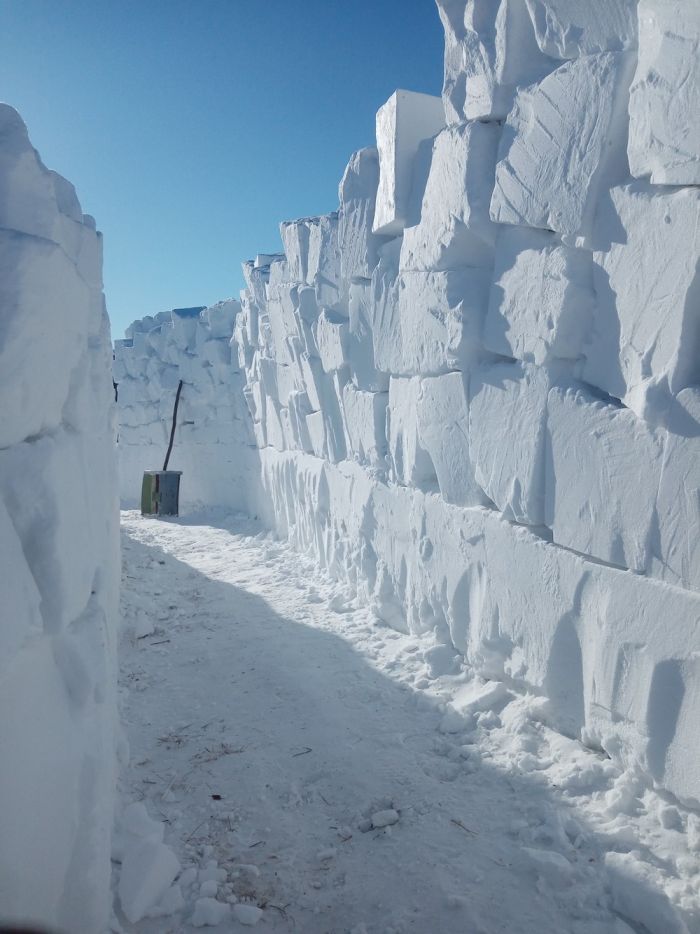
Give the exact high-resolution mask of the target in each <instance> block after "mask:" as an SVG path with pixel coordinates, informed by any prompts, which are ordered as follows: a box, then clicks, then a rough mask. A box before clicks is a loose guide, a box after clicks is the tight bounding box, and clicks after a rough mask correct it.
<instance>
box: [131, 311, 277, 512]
mask: <svg viewBox="0 0 700 934" xmlns="http://www.w3.org/2000/svg"><path fill="white" fill-rule="evenodd" d="M240 307H241V306H240V304H239V302H237V301H232V300H229V301H226V302H220V303H219V304H218V305H214V306H212V307H211V308H179V309H175V310H173V311H172V312H170V311H168V312H163V313H161V314H159V315H156V316H155V317H153V318H150V317H149V318H143V319H141V320H140V321H136V322H134V324H132V325H131V327H130V328H129V329H128V330H127V337H126V339H125V340H118V341H115V344H114V380H115V382H116V383H117V392H118V403H119V405H118V408H119V438H118V457H119V482H120V492H121V498H122V502H123V503H124V504H125V505H135V504H136V503H137V502H138V501H139V500H140V496H141V481H142V478H143V472H144V470H160V469H162V467H163V462H164V460H165V454H166V451H167V449H168V441H169V438H170V431H171V426H172V417H173V407H174V403H175V395H176V392H177V387H178V383H179V382H180V380H182V382H183V388H182V392H181V397H180V404H179V407H178V415H177V426H176V430H175V440H174V445H173V451H172V454H171V457H170V462H169V464H168V468H169V469H170V470H181V471H182V472H183V476H182V479H181V487H180V502H181V504H183V505H184V506H185V507H197V506H206V505H211V504H216V505H219V506H225V507H228V508H231V509H235V510H240V511H243V512H247V511H248V509H249V506H250V498H249V497H250V493H251V490H253V489H255V490H257V489H259V482H258V481H257V477H259V475H260V462H259V457H258V452H257V447H256V445H255V440H254V438H253V434H252V430H251V427H250V419H249V417H248V413H247V409H246V406H245V401H244V398H243V394H242V388H243V377H242V375H241V373H240V370H239V367H238V360H237V356H236V354H235V351H234V355H233V361H232V357H231V334H232V331H233V325H234V321H235V318H236V315H237V314H238V312H239V311H240Z"/></svg>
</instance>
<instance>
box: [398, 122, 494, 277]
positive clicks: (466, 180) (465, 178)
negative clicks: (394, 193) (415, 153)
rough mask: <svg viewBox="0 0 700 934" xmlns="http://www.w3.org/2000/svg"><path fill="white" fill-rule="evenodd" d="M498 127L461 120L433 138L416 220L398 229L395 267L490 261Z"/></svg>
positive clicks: (443, 266)
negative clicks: (401, 230) (400, 236)
mask: <svg viewBox="0 0 700 934" xmlns="http://www.w3.org/2000/svg"><path fill="white" fill-rule="evenodd" d="M499 137H500V127H498V125H497V124H489V123H478V122H475V123H467V124H462V125H460V126H453V127H448V128H447V129H445V130H443V131H442V132H441V133H439V134H438V135H437V136H436V137H435V140H434V141H433V151H432V159H431V162H430V172H429V174H428V180H427V183H426V187H425V193H424V195H423V204H422V207H421V212H420V222H419V223H418V224H417V225H416V226H415V227H407V228H406V230H405V231H404V237H403V244H402V247H401V261H400V265H401V269H402V270H408V269H430V270H440V269H453V268H456V267H459V266H485V265H490V264H491V263H492V262H493V245H494V242H495V239H496V231H497V227H496V225H495V224H494V223H493V222H492V221H491V219H490V217H489V204H490V199H491V192H492V191H493V184H494V167H495V164H496V148H497V146H498V140H499Z"/></svg>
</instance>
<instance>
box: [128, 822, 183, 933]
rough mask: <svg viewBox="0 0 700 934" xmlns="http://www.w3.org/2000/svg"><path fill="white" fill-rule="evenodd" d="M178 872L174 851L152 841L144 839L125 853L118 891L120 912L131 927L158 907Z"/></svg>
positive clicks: (178, 864) (178, 867) (178, 866)
mask: <svg viewBox="0 0 700 934" xmlns="http://www.w3.org/2000/svg"><path fill="white" fill-rule="evenodd" d="M179 871H180V863H179V862H178V859H177V857H176V856H175V854H174V853H173V851H172V850H171V849H170V847H169V846H166V845H165V844H164V843H160V842H158V841H157V840H155V839H146V840H143V841H142V842H141V843H137V844H135V845H133V846H131V847H130V848H129V849H128V850H127V851H126V853H125V854H124V859H123V861H122V868H121V873H120V876H119V886H118V892H119V901H120V903H121V906H122V911H123V912H124V914H125V915H126V917H127V918H128V919H129V921H131V922H132V924H135V923H136V922H137V921H140V920H141V919H142V918H144V917H145V916H146V913H147V912H148V911H149V910H150V909H151V908H153V907H154V906H155V905H157V904H158V902H159V901H160V899H161V898H162V897H163V895H164V894H165V893H166V891H167V890H168V889H169V888H170V885H171V883H172V882H173V880H174V879H175V876H177V874H178V872H179Z"/></svg>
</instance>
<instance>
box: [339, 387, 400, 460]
mask: <svg viewBox="0 0 700 934" xmlns="http://www.w3.org/2000/svg"><path fill="white" fill-rule="evenodd" d="M388 398H389V397H388V393H386V392H365V391H364V390H362V389H356V388H355V386H353V384H352V383H346V384H345V386H343V390H342V399H343V417H344V421H345V430H346V434H347V446H348V451H349V452H350V453H351V454H352V455H353V456H354V457H355V458H356V459H357V460H358V461H359V462H360V463H361V464H367V465H368V466H369V467H372V468H375V469H382V468H383V467H384V459H385V457H386V407H387V402H388Z"/></svg>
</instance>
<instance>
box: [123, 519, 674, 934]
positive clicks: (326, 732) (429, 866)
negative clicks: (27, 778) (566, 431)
mask: <svg viewBox="0 0 700 934" xmlns="http://www.w3.org/2000/svg"><path fill="white" fill-rule="evenodd" d="M122 527H123V596H122V600H123V607H122V609H123V615H124V625H125V634H124V638H123V644H122V649H121V663H122V672H121V688H120V694H121V707H122V717H123V726H124V730H125V734H126V735H125V741H124V744H123V749H122V753H123V761H124V762H126V761H127V758H128V757H129V756H130V761H129V764H128V765H126V766H125V767H124V769H123V770H122V778H121V800H122V820H121V831H120V835H119V836H118V838H117V841H116V846H115V852H116V855H117V857H119V856H120V855H123V852H125V851H126V850H127V849H128V846H129V841H130V840H133V838H137V839H140V838H143V839H144V840H146V841H150V844H149V845H151V847H152V849H153V851H154V852H155V853H156V854H157V858H155V860H154V861H152V864H151V865H150V866H147V867H144V866H139V865H137V864H135V865H132V866H131V867H127V864H126V862H125V864H124V867H123V868H122V873H121V875H122V879H121V881H120V882H119V886H120V890H121V896H122V897H121V905H122V906H124V908H125V910H127V911H128V913H129V914H131V916H132V918H135V919H138V920H136V921H134V922H133V923H132V922H131V921H129V919H128V917H125V916H124V914H123V913H122V909H121V907H120V908H118V909H117V918H116V920H115V926H117V925H120V926H121V928H122V930H125V931H138V932H144V934H147V932H166V931H167V932H181V931H189V930H191V929H192V928H193V927H200V926H203V925H209V926H210V927H209V929H210V930H219V931H235V930H239V929H241V930H242V929H243V927H245V926H252V925H256V926H257V929H258V930H259V931H263V932H264V931H297V932H303V934H345V932H347V934H399V932H406V934H408V932H419V934H451V932H455V934H457V932H459V934H466V932H469V934H477V932H482V934H495V932H515V931H518V932H520V934H555V932H556V934H563V932H567V934H629V932H631V931H643V930H646V928H644V927H642V926H641V925H642V924H643V923H645V924H648V923H649V922H651V924H652V928H650V929H656V927H657V926H659V925H660V926H661V929H664V930H668V931H669V932H672V931H676V930H677V931H682V930H685V928H684V927H677V926H676V925H677V915H676V913H675V911H674V910H673V909H672V907H671V903H672V902H676V903H678V902H679V901H681V902H682V900H683V892H681V891H678V890H674V889H673V886H674V885H676V886H678V885H680V882H679V881H678V880H677V879H676V878H673V879H671V876H669V875H667V873H666V872H665V865H666V864H667V863H668V862H669V860H671V858H672V856H673V858H674V859H677V858H678V839H679V838H680V834H677V833H676V832H675V831H674V820H676V819H678V820H679V819H680V818H679V817H678V815H677V812H676V813H675V814H674V811H675V808H674V806H673V805H672V804H669V803H668V802H664V801H662V800H661V799H659V798H657V797H656V796H654V795H651V794H650V793H648V792H644V793H643V794H641V796H638V794H637V791H638V789H637V788H636V787H635V783H634V777H633V776H632V777H631V776H630V775H628V774H620V773H619V772H618V771H617V770H616V769H615V768H614V766H613V765H612V763H611V762H610V760H609V759H607V758H606V757H605V756H603V755H597V754H596V753H594V752H592V751H590V750H587V749H585V748H584V747H583V746H582V745H581V744H580V743H578V742H577V741H575V740H572V739H567V738H565V737H562V736H561V735H559V734H557V733H555V732H553V731H552V730H550V729H549V728H548V726H547V716H546V703H545V702H544V700H543V699H542V698H539V697H536V696H533V695H527V694H524V693H522V692H519V691H517V690H516V689H515V688H513V689H511V688H507V687H505V686H504V685H503V684H500V683H499V684H498V685H496V686H494V685H492V684H490V683H489V682H485V683H484V682H480V681H478V680H475V679H474V678H473V677H472V676H471V675H470V674H469V672H468V671H466V670H465V669H464V668H463V666H462V664H461V659H460V658H459V657H458V656H457V655H454V654H453V653H452V652H451V651H450V650H449V649H447V648H446V647H445V646H444V645H443V646H438V645H434V644H433V642H432V637H430V636H429V637H425V638H417V637H415V636H409V635H404V634H401V633H399V632H396V631H394V630H392V629H390V628H388V627H386V626H384V625H383V624H381V623H380V622H378V620H377V619H376V618H375V617H374V616H373V614H372V612H371V610H370V609H369V608H367V607H365V606H359V605H357V603H356V601H355V600H354V598H353V595H352V594H351V593H348V592H347V591H346V590H345V589H343V588H342V587H340V586H339V585H337V584H336V583H334V582H332V581H331V580H329V579H328V578H324V577H321V576H319V573H318V571H316V570H315V568H314V566H313V564H312V563H311V562H310V561H308V560H307V559H305V558H304V557H300V556H299V555H298V554H296V553H295V552H293V551H292V550H291V549H290V548H289V547H288V546H287V545H286V544H284V543H282V542H279V541H276V540H274V539H273V538H272V537H270V536H268V535H267V533H262V532H260V531H259V530H258V529H257V528H255V527H254V526H253V525H252V523H250V521H249V520H244V519H237V518H235V517H231V516H226V515H222V514H214V513H212V514H207V515H206V516H193V517H186V518H181V519H178V520H173V521H162V520H160V521H159V520H155V519H148V518H142V517H141V516H140V515H138V514H137V513H135V512H125V513H123V515H122ZM465 699H466V700H465ZM457 700H459V703H457ZM163 834H164V844H162V843H160V838H161V836H162V835H163ZM674 847H675V849H674ZM120 848H121V850H122V853H121V854H120V852H119V850H120ZM132 862H133V860H132ZM129 874H130V876H129ZM118 904H119V902H118ZM141 917H142V919H141ZM667 923H668V925H670V926H665V927H664V925H666V924H667Z"/></svg>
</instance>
